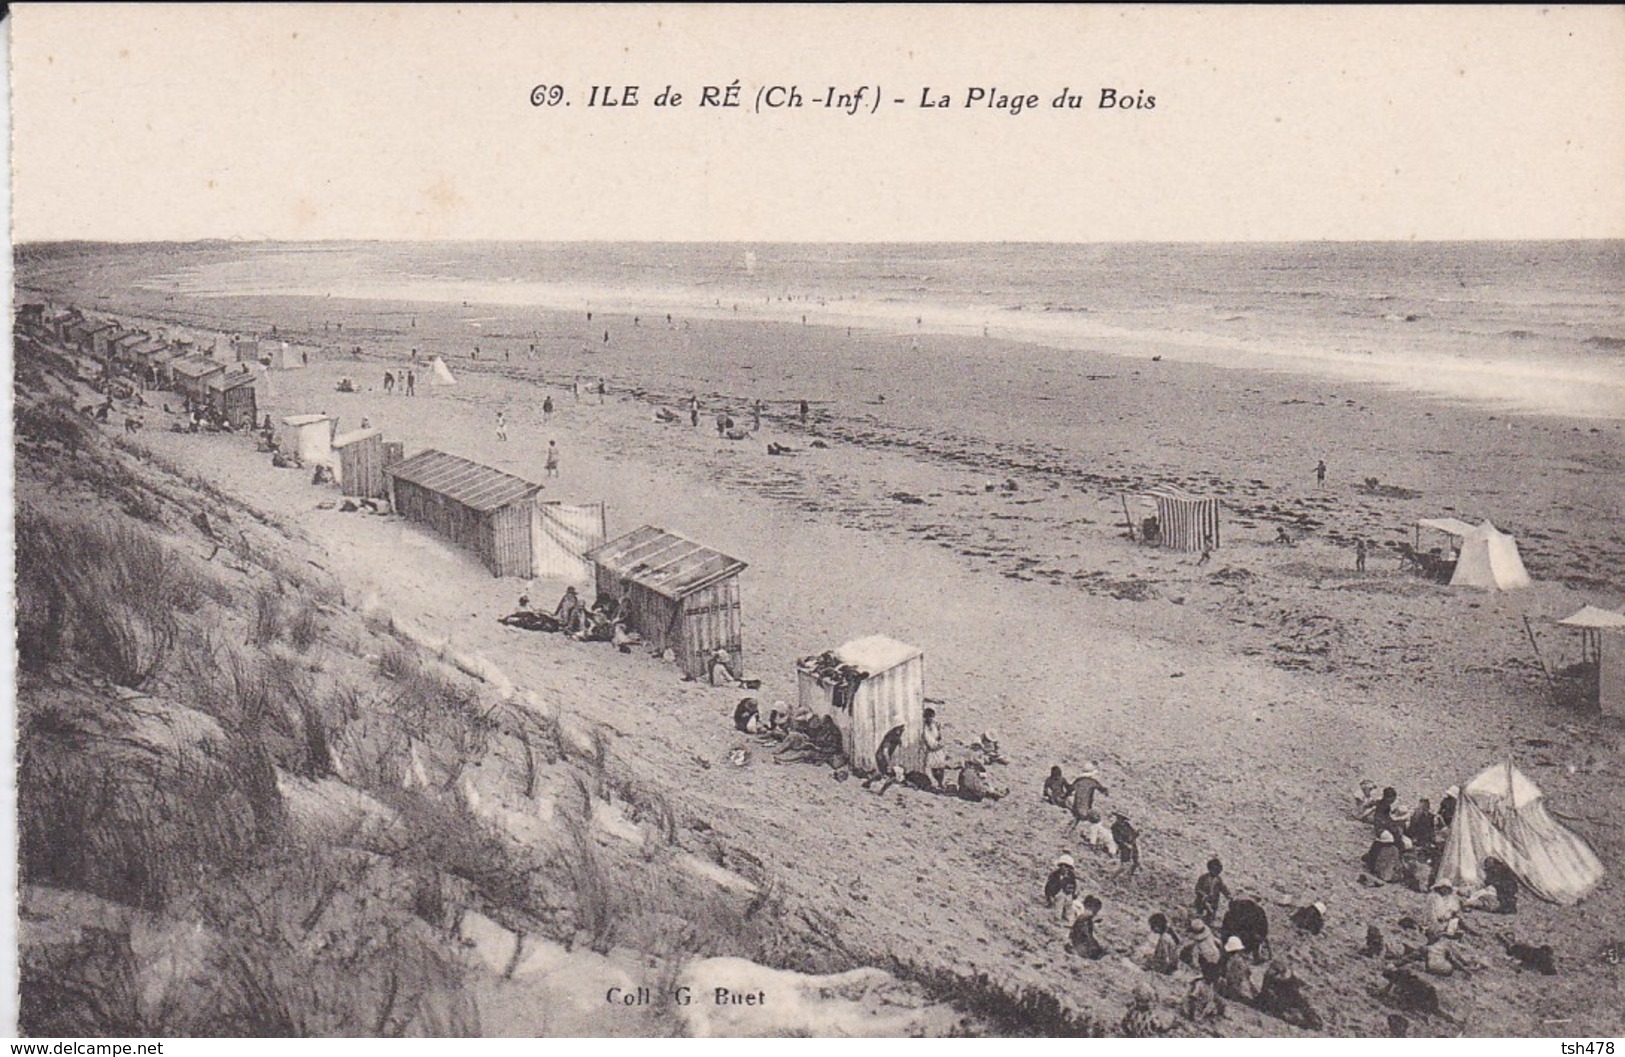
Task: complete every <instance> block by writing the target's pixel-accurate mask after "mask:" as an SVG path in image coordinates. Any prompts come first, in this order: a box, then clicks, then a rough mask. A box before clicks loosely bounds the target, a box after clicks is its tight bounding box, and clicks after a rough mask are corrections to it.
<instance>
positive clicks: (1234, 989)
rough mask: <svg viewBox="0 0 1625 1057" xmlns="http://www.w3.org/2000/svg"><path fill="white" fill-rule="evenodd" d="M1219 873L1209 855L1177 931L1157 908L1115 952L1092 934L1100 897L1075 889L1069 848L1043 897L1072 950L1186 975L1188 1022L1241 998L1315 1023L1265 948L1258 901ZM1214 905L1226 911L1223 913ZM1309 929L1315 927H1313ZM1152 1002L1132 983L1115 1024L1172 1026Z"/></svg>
mask: <svg viewBox="0 0 1625 1057" xmlns="http://www.w3.org/2000/svg"><path fill="white" fill-rule="evenodd" d="M1223 872H1224V865H1223V863H1222V862H1220V861H1219V860H1218V859H1212V860H1210V861H1209V862H1208V864H1207V869H1206V871H1205V872H1204V873H1203V874H1202V875H1201V876H1200V877H1199V878H1197V881H1196V884H1195V888H1194V899H1193V901H1192V904H1191V910H1190V912H1189V914H1188V916H1187V918H1186V920H1187V922H1188V924H1187V926H1186V934H1185V935H1184V936H1183V937H1181V936H1180V935H1179V933H1178V932H1177V931H1175V929H1174V927H1173V924H1172V923H1171V920H1170V918H1169V915H1168V914H1166V913H1162V912H1157V913H1153V914H1152V915H1151V916H1150V917H1149V918H1148V919H1147V922H1146V926H1147V929H1148V932H1147V934H1146V935H1145V936H1144V937H1143V938H1142V939H1141V940H1138V941H1136V942H1135V943H1133V944H1131V945H1129V946H1128V947H1126V948H1123V949H1119V950H1116V951H1115V952H1114V950H1113V949H1112V948H1111V947H1110V946H1108V945H1107V943H1106V942H1105V941H1104V940H1103V939H1102V938H1101V936H1100V934H1099V923H1100V918H1101V915H1102V912H1103V911H1104V909H1105V904H1104V901H1103V900H1102V899H1101V898H1100V897H1099V896H1097V895H1092V894H1089V895H1082V896H1080V895H1079V880H1078V875H1077V863H1076V861H1075V860H1074V859H1073V857H1072V855H1071V854H1070V853H1064V854H1062V855H1060V856H1059V857H1058V858H1057V859H1056V860H1055V863H1054V866H1053V868H1052V869H1051V871H1050V874H1049V877H1048V879H1047V880H1046V881H1045V884H1044V901H1045V904H1046V905H1048V906H1051V907H1059V908H1060V914H1061V919H1062V922H1063V923H1064V924H1067V933H1066V941H1065V948H1066V950H1067V951H1068V952H1070V953H1071V954H1073V955H1075V956H1077V957H1080V958H1085V959H1088V960H1091V961H1100V960H1102V959H1104V958H1106V957H1107V956H1108V955H1110V954H1113V953H1118V954H1122V955H1125V956H1127V957H1128V960H1129V961H1130V962H1131V964H1133V965H1134V966H1135V967H1136V968H1138V969H1140V970H1142V971H1144V972H1146V973H1149V974H1152V975H1153V976H1162V977H1177V976H1183V977H1186V978H1188V979H1187V984H1186V989H1185V997H1184V999H1183V1000H1182V1002H1181V1003H1180V1010H1181V1012H1182V1013H1183V1014H1184V1015H1185V1017H1186V1018H1188V1019H1190V1020H1192V1021H1197V1022H1202V1021H1208V1020H1212V1019H1216V1018H1218V1017H1222V1016H1223V1015H1224V1013H1225V1008H1226V1004H1227V1003H1240V1004H1242V1005H1245V1006H1249V1007H1251V1008H1254V1009H1257V1010H1258V1011H1259V1012H1262V1013H1265V1014H1267V1015H1269V1016H1273V1017H1276V1018H1278V1019H1280V1020H1283V1021H1285V1022H1286V1023H1289V1024H1293V1025H1296V1026H1298V1027H1303V1028H1307V1029H1309V1030H1316V1029H1318V1028H1320V1027H1322V1021H1321V1018H1320V1015H1319V1014H1318V1013H1317V1012H1316V1011H1315V1009H1314V1006H1313V1005H1312V1004H1311V1003H1310V1001H1309V998H1308V995H1307V994H1306V993H1305V990H1304V984H1303V981H1302V980H1301V979H1300V978H1299V977H1298V975H1297V973H1296V972H1295V971H1294V970H1293V968H1292V966H1291V964H1290V963H1289V962H1288V961H1287V960H1286V959H1285V958H1282V957H1277V956H1275V955H1274V953H1273V952H1272V950H1271V948H1270V945H1269V920H1268V917H1267V915H1266V914H1265V912H1264V908H1263V904H1262V903H1261V902H1260V901H1259V900H1258V899H1256V898H1254V897H1252V896H1246V895H1243V896H1235V897H1232V896H1231V895H1230V891H1229V889H1228V887H1226V885H1225V883H1224V880H1223ZM1221 907H1223V908H1224V910H1225V914H1224V916H1223V918H1222V919H1220V918H1219V910H1220V908H1221ZM1303 909H1304V910H1305V911H1308V910H1317V908H1303ZM1317 912H1318V910H1317ZM1299 920H1300V914H1298V913H1295V914H1294V915H1293V921H1294V923H1295V924H1296V923H1298V922H1299ZM1304 920H1305V921H1307V920H1308V919H1307V918H1305V919H1304ZM1300 927H1307V926H1306V925H1300ZM1314 931H1317V932H1318V926H1317V927H1316V928H1315V930H1314ZM1266 963H1267V964H1266ZM1259 965H1264V966H1265V967H1264V968H1263V970H1262V971H1261V972H1258V971H1257V970H1256V967H1257V966H1259ZM1155 1001H1156V992H1155V990H1154V989H1153V988H1152V986H1151V984H1150V983H1149V981H1145V982H1141V983H1140V984H1139V985H1137V986H1136V987H1135V988H1134V992H1133V1000H1132V1002H1131V1005H1130V1007H1129V1011H1128V1013H1127V1015H1126V1016H1125V1017H1124V1018H1123V1022H1122V1024H1121V1026H1120V1028H1121V1031H1122V1033H1123V1034H1124V1035H1126V1036H1128V1037H1131V1038H1145V1037H1150V1036H1155V1035H1162V1034H1166V1033H1167V1032H1168V1031H1170V1030H1171V1025H1169V1024H1168V1023H1166V1022H1164V1021H1161V1020H1159V1019H1158V1018H1157V1016H1156V1013H1155V1011H1154V1005H1155Z"/></svg>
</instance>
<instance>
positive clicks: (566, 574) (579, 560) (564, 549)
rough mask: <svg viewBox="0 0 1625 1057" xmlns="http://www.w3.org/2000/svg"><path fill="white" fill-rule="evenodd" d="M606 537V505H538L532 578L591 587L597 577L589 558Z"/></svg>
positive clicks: (534, 519)
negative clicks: (589, 554)
mask: <svg viewBox="0 0 1625 1057" xmlns="http://www.w3.org/2000/svg"><path fill="white" fill-rule="evenodd" d="M606 538H607V533H606V532H605V519H604V504H602V503H581V504H570V503H542V502H538V503H537V504H536V505H535V508H534V509H533V511H532V513H531V521H530V540H531V542H530V560H531V575H532V576H536V577H540V578H542V579H545V580H560V581H563V582H564V583H569V584H577V585H579V584H590V583H592V582H593V579H594V576H595V575H596V574H595V571H594V566H593V561H592V559H591V558H589V557H587V555H588V553H590V552H591V551H592V550H594V549H595V548H597V547H599V546H601V545H602V544H603V542H604V540H605V539H606Z"/></svg>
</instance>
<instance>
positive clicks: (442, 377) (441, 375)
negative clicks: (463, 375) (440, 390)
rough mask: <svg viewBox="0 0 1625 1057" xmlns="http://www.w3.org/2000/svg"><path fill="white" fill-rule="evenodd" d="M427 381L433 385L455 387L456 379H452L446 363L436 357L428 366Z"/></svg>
mask: <svg viewBox="0 0 1625 1057" xmlns="http://www.w3.org/2000/svg"><path fill="white" fill-rule="evenodd" d="M429 380H430V381H431V382H433V383H434V384H435V385H456V384H457V379H456V378H453V377H452V374H451V368H450V367H447V366H446V361H445V360H442V359H441V358H440V357H438V356H436V357H435V358H434V360H433V362H431V363H430V364H429Z"/></svg>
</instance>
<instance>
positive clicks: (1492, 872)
mask: <svg viewBox="0 0 1625 1057" xmlns="http://www.w3.org/2000/svg"><path fill="white" fill-rule="evenodd" d="M1484 883H1485V885H1488V888H1490V890H1493V891H1495V906H1493V907H1492V906H1485V903H1487V901H1485V899H1484V894H1482V893H1480V894H1479V896H1477V898H1475V899H1474V909H1485V911H1490V912H1493V914H1516V912H1518V875H1516V873H1513V868H1511V867H1508V865H1506V863H1505V862H1501V860H1500V859H1497V857H1495V855H1490V857H1488V859H1485V860H1484Z"/></svg>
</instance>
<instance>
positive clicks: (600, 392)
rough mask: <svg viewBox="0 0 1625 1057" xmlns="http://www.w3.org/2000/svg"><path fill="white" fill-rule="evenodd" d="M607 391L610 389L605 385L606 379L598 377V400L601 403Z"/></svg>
mask: <svg viewBox="0 0 1625 1057" xmlns="http://www.w3.org/2000/svg"><path fill="white" fill-rule="evenodd" d="M606 392H608V390H607V389H605V387H604V380H603V379H602V378H600V379H598V402H599V403H600V404H602V403H603V402H604V394H605V393H606Z"/></svg>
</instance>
